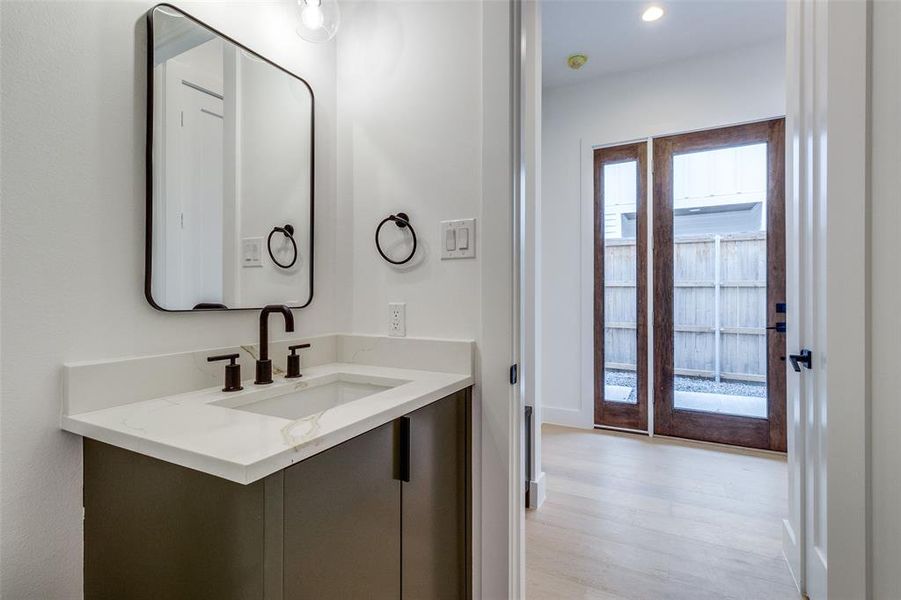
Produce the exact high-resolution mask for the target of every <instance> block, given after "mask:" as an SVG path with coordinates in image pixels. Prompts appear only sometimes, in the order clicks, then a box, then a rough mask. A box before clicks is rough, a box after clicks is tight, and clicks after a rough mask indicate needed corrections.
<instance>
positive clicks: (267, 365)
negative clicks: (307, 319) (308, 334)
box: [254, 304, 294, 385]
mask: <svg viewBox="0 0 901 600" xmlns="http://www.w3.org/2000/svg"><path fill="white" fill-rule="evenodd" d="M274 312H279V313H282V315H283V316H284V317H285V331H287V332H288V333H290V332H292V331H294V313H292V312H291V309H290V308H288V307H287V306H285V305H284V304H270V305H268V306H265V307H263V310H262V311H260V357H259V358H258V359H257V377H256V379H255V380H254V383H255V384H257V385H262V384H266V383H272V361H271V360H269V314H270V313H274Z"/></svg>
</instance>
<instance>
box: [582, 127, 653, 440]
mask: <svg viewBox="0 0 901 600" xmlns="http://www.w3.org/2000/svg"><path fill="white" fill-rule="evenodd" d="M628 161H636V162H637V169H636V171H637V173H636V177H637V183H636V188H635V196H636V199H635V212H636V220H635V295H636V307H635V308H636V312H635V317H636V335H637V340H636V341H637V344H636V366H635V374H636V378H635V382H636V386H637V392H636V394H637V400H638V402H637V404H626V403H611V402H605V401H604V191H603V190H604V168H603V167H604V165H608V164H615V163H621V162H628ZM647 167H648V143H647V142H646V141H641V142H634V143H631V144H621V145H617V146H612V147H608V148H596V149H595V150H594V423H595V425H600V426H610V427H621V428H624V429H637V430H642V431H646V430H647V428H648V385H647V382H648V377H647V376H648V351H647V350H648V348H647V344H648V323H647V321H648V319H647V306H648V303H647V300H648V277H647V267H648V239H647V238H648V234H647V228H648V206H647V205H648V202H647V191H648V187H647V179H648V168H647Z"/></svg>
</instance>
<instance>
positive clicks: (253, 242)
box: [241, 237, 263, 267]
mask: <svg viewBox="0 0 901 600" xmlns="http://www.w3.org/2000/svg"><path fill="white" fill-rule="evenodd" d="M241 266H242V267H262V266H263V238H261V237H256V238H243V239H242V240H241Z"/></svg>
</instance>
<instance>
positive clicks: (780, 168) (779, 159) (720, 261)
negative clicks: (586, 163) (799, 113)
mask: <svg viewBox="0 0 901 600" xmlns="http://www.w3.org/2000/svg"><path fill="white" fill-rule="evenodd" d="M652 144H653V157H652V158H653V160H652V165H651V169H650V171H651V172H652V173H653V175H652V178H653V182H652V184H651V187H652V197H653V218H652V219H651V220H652V222H653V232H652V233H651V234H650V235H652V236H653V240H654V246H653V252H652V256H651V266H650V268H651V269H652V271H653V292H652V300H653V317H652V319H653V325H654V327H653V340H654V341H653V344H654V347H653V357H654V361H653V364H654V367H653V369H654V372H653V379H652V381H653V387H654V394H653V405H654V409H653V414H654V423H653V429H654V432H655V433H657V434H661V435H672V436H677V437H684V438H691V439H697V440H705V441H712V442H720V443H726V444H734V445H739V446H746V447H754V448H766V449H772V450H779V451H784V450H785V447H786V441H785V363H784V356H785V314H784V313H785V203H784V195H785V193H784V185H785V175H784V171H785V169H784V120H783V119H777V120H772V121H766V122H759V123H751V124H746V125H738V126H734V127H725V128H720V129H715V130H709V131H701V132H695V133H689V134H683V135H674V136H668V137H661V138H655V139H653V140H652ZM647 163H648V143H646V142H640V143H634V144H625V145H620V146H616V147H612V148H599V149H597V150H595V151H594V178H595V223H594V225H595V252H594V265H595V266H594V269H595V291H594V299H595V307H594V308H595V311H594V312H595V318H594V340H595V355H594V358H595V424H596V425H600V426H612V427H621V428H628V429H637V430H647V429H648V389H649V379H650V378H649V375H650V373H649V372H648V362H647V357H648V333H649V332H648V327H647V319H648V299H649V296H648V289H647V279H648V277H647V273H648V268H649V266H648V260H647V259H648V251H647V236H648V235H649V232H648V214H647V212H648V211H647V206H646V205H647V189H648V183H647V177H648V172H649V169H648V164H647Z"/></svg>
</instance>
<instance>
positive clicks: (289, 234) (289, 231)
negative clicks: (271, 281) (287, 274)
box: [266, 223, 297, 269]
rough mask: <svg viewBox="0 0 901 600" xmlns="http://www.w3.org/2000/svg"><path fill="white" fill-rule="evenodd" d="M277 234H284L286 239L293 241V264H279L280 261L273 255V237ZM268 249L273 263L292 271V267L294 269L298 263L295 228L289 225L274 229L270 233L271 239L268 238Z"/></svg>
mask: <svg viewBox="0 0 901 600" xmlns="http://www.w3.org/2000/svg"><path fill="white" fill-rule="evenodd" d="M276 233H283V234H284V235H285V237H286V238H288V239H289V240H290V241H291V246H293V247H294V258H292V259H291V262H289V263H288V264H286V265H283V264H282V263H280V262H278V259H276V258H275V254H273V253H272V236H273V235H275V234H276ZM266 249H267V250H269V258H271V259H272V262H274V263H275V264H276V265H277V266H279V267H281V268H282V269H290V268H291V267H293V266H294V263H296V262H297V242H295V241H294V226H293V225H291V224H290V223H288V224H287V225H285V226H284V227H273V228H272V231H270V232H269V237H268V238H266Z"/></svg>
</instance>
